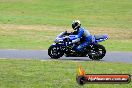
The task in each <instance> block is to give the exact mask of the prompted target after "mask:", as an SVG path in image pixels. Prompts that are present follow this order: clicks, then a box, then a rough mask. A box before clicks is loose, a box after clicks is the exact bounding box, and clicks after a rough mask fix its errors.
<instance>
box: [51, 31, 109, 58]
mask: <svg viewBox="0 0 132 88" xmlns="http://www.w3.org/2000/svg"><path fill="white" fill-rule="evenodd" d="M76 34H77V33H76V32H75V33H74V32H73V33H67V31H65V32H62V33H60V34H59V35H58V36H57V37H56V39H55V41H54V43H53V44H52V45H51V46H50V47H49V49H48V55H49V56H50V57H51V58H52V59H58V58H60V57H62V56H63V55H65V56H66V57H89V58H90V59H92V60H100V59H102V58H103V57H104V56H105V54H106V49H105V47H104V46H103V45H101V44H98V43H99V42H102V41H105V40H107V39H108V35H107V34H103V35H92V39H91V41H92V40H94V41H93V42H91V43H90V45H89V46H86V47H84V48H83V50H82V51H81V52H79V51H76V50H75V49H74V47H76V46H78V45H80V44H81V43H83V42H84V38H83V37H82V38H81V39H80V41H79V42H78V43H75V44H72V43H71V41H72V40H74V39H76V36H77V35H76Z"/></svg>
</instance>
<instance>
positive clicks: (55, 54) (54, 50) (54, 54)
mask: <svg viewBox="0 0 132 88" xmlns="http://www.w3.org/2000/svg"><path fill="white" fill-rule="evenodd" d="M48 55H49V56H50V57H51V59H58V58H60V57H62V56H63V55H64V53H63V51H62V50H61V49H60V48H59V47H57V46H52V45H51V46H50V47H49V49H48Z"/></svg>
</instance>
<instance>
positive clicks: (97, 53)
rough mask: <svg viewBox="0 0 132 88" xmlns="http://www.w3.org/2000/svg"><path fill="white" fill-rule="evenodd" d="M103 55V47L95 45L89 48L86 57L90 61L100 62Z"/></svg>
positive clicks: (104, 50)
mask: <svg viewBox="0 0 132 88" xmlns="http://www.w3.org/2000/svg"><path fill="white" fill-rule="evenodd" d="M105 54H106V49H105V47H104V46H103V45H100V44H96V45H93V46H92V47H91V49H90V52H89V54H88V56H89V58H90V59H92V60H100V59H102V58H103V57H104V56H105Z"/></svg>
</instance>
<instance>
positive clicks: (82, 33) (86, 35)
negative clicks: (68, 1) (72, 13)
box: [72, 20, 94, 51]
mask: <svg viewBox="0 0 132 88" xmlns="http://www.w3.org/2000/svg"><path fill="white" fill-rule="evenodd" d="M72 28H73V30H74V32H77V37H76V39H75V40H72V43H73V44H75V43H77V42H79V41H80V39H81V38H82V37H83V39H84V42H83V43H82V44H80V45H79V46H76V47H74V49H75V50H77V51H82V49H83V48H84V47H86V46H89V44H90V43H91V42H93V41H94V37H92V35H91V34H90V32H89V31H88V30H86V29H84V28H83V27H81V23H80V21H79V20H75V21H73V23H72Z"/></svg>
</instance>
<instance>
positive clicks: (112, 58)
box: [0, 49, 132, 63]
mask: <svg viewBox="0 0 132 88" xmlns="http://www.w3.org/2000/svg"><path fill="white" fill-rule="evenodd" d="M0 58H1V59H39V60H51V59H50V57H49V56H48V52H47V50H15V49H6V50H5V49H1V50H0ZM59 60H72V61H92V60H90V59H89V58H88V57H65V56H63V57H61V58H60V59H59ZM100 61H102V62H127V63H132V52H107V53H106V56H105V57H104V58H103V59H102V60H100Z"/></svg>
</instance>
